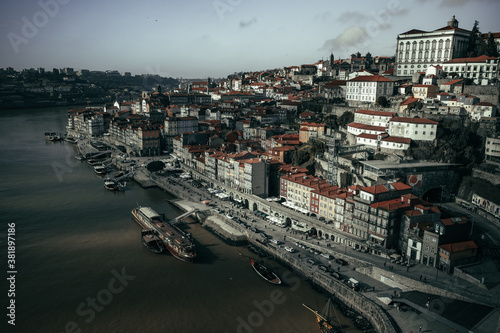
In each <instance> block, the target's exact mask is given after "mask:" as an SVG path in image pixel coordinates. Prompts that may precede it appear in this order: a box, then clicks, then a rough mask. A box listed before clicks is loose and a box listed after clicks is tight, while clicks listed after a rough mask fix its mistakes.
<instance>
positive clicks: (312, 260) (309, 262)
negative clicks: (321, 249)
mask: <svg viewBox="0 0 500 333" xmlns="http://www.w3.org/2000/svg"><path fill="white" fill-rule="evenodd" d="M306 262H307V263H308V264H311V265H314V264H315V263H316V261H314V259H311V258H308V259H306Z"/></svg>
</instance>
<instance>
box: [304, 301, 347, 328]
mask: <svg viewBox="0 0 500 333" xmlns="http://www.w3.org/2000/svg"><path fill="white" fill-rule="evenodd" d="M302 305H303V306H304V307H305V308H306V309H308V310H309V311H311V312H312V313H314V314H315V315H316V320H317V321H318V327H319V331H320V332H322V333H337V332H339V331H338V330H337V329H336V328H335V327H334V326H333V325H332V324H331V322H330V320H328V319H327V318H325V317H328V314H329V312H330V309H331V308H332V307H333V304H332V303H331V300H330V299H328V302H327V303H326V306H325V309H324V311H323V312H324V313H325V315H321V314H320V313H319V312H318V311H315V310H313V309H311V308H310V307H308V306H307V305H305V304H302Z"/></svg>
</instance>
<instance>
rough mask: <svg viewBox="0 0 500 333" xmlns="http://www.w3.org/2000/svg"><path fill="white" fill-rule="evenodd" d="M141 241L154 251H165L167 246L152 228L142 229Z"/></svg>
mask: <svg viewBox="0 0 500 333" xmlns="http://www.w3.org/2000/svg"><path fill="white" fill-rule="evenodd" d="M141 241H142V244H144V246H145V247H147V248H148V249H149V250H150V251H151V252H153V253H162V252H163V251H165V246H164V245H163V242H162V241H161V239H160V238H159V237H158V236H156V234H155V231H154V230H152V229H144V230H142V231H141Z"/></svg>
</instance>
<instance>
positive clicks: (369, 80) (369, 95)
mask: <svg viewBox="0 0 500 333" xmlns="http://www.w3.org/2000/svg"><path fill="white" fill-rule="evenodd" d="M393 92H394V81H392V80H390V79H388V78H386V77H384V76H381V75H363V76H358V77H355V78H353V79H351V80H348V81H347V82H346V101H347V102H348V103H349V105H361V104H363V103H366V104H375V103H376V102H377V99H378V98H379V97H382V96H383V97H390V96H392V95H393Z"/></svg>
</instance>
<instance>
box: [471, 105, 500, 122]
mask: <svg viewBox="0 0 500 333" xmlns="http://www.w3.org/2000/svg"><path fill="white" fill-rule="evenodd" d="M496 114H497V107H496V105H494V104H491V103H488V102H479V103H477V104H474V106H473V107H472V112H471V113H470V117H471V119H472V120H476V121H479V119H481V118H485V117H486V118H489V117H496Z"/></svg>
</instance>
